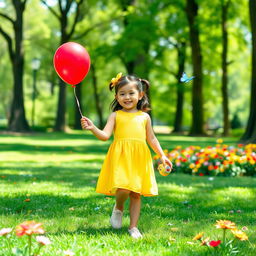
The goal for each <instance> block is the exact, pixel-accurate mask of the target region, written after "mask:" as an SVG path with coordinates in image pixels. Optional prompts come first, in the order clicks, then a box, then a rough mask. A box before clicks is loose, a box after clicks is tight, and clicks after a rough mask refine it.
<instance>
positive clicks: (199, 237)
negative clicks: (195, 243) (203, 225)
mask: <svg viewBox="0 0 256 256" xmlns="http://www.w3.org/2000/svg"><path fill="white" fill-rule="evenodd" d="M203 234H204V232H200V233H198V234H197V235H196V236H195V237H194V238H193V240H201V238H202V237H203Z"/></svg>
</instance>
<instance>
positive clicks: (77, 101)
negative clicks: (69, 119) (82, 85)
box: [74, 86, 83, 117]
mask: <svg viewBox="0 0 256 256" xmlns="http://www.w3.org/2000/svg"><path fill="white" fill-rule="evenodd" d="M74 95H75V98H76V103H77V106H78V110H79V112H80V115H81V117H83V114H82V111H81V108H80V104H79V100H78V98H77V96H76V87H75V86H74Z"/></svg>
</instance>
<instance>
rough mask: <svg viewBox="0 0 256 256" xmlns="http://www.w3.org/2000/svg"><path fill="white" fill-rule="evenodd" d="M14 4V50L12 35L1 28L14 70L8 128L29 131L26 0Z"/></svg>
mask: <svg viewBox="0 0 256 256" xmlns="http://www.w3.org/2000/svg"><path fill="white" fill-rule="evenodd" d="M12 2H13V6H14V9H15V13H16V20H12V19H11V18H10V19H9V21H10V20H11V22H12V23H13V28H14V35H15V42H14V47H15V48H14V50H13V45H12V39H11V37H10V36H9V35H8V34H6V33H5V32H4V31H3V30H2V28H1V34H2V35H3V36H4V37H5V39H6V40H7V43H8V47H9V48H8V49H9V56H10V60H11V63H12V72H13V80H14V86H13V99H12V103H11V110H10V115H9V120H8V130H10V131H15V132H26V131H29V130H30V128H29V125H28V122H27V120H26V116H25V108H24V96H23V73H24V50H23V13H24V10H25V6H26V1H18V0H13V1H12Z"/></svg>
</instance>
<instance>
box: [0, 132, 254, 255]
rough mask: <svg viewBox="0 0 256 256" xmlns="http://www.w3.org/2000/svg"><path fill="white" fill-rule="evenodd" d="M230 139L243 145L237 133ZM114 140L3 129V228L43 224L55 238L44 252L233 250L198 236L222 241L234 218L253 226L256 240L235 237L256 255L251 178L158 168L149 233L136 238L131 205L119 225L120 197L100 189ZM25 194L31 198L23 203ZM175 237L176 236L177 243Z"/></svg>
mask: <svg viewBox="0 0 256 256" xmlns="http://www.w3.org/2000/svg"><path fill="white" fill-rule="evenodd" d="M158 138H159V140H160V142H161V144H162V146H163V148H164V149H165V148H166V149H171V148H173V147H175V146H177V145H183V146H189V145H201V146H206V145H213V144H215V140H216V139H215V138H195V137H181V136H180V137H178V136H167V135H159V136H158ZM224 141H225V143H227V144H235V143H236V141H235V139H234V138H228V139H226V140H224ZM109 144H110V141H109V142H101V141H98V140H97V139H95V138H94V137H93V136H92V135H91V134H89V133H85V132H72V133H70V134H58V133H50V134H36V135H8V134H7V135H4V134H1V135H0V229H1V228H4V227H15V226H16V225H18V224H20V223H21V222H23V221H25V220H35V221H38V222H41V223H43V226H44V229H45V230H46V231H47V233H46V236H47V237H49V238H50V240H51V241H52V244H51V245H47V246H46V247H45V248H44V249H43V250H42V253H41V255H51V256H54V255H64V253H63V251H64V250H68V249H70V250H71V251H73V252H74V253H75V255H100V256H102V255H136V256H137V255H143V256H145V255H181V256H185V255H188V256H190V255H231V254H221V253H220V251H218V250H214V248H207V247H206V246H200V245H199V244H200V243H199V242H198V241H193V240H192V238H193V237H194V236H195V235H196V234H197V233H199V232H205V236H210V237H211V239H212V240H218V239H222V230H219V229H216V228H215V226H214V224H215V222H216V220H220V219H227V220H231V221H233V222H235V223H236V224H237V226H238V227H239V228H242V227H243V226H246V227H247V228H248V231H246V233H247V235H248V236H249V242H248V241H234V243H235V244H236V245H237V247H238V250H239V253H238V254H236V255H256V249H255V247H256V235H255V234H256V232H255V230H256V222H255V214H256V200H255V194H256V188H255V178H251V177H238V178H225V177H215V178H214V179H213V180H209V179H208V178H207V177H198V176H197V177H194V176H189V175H182V174H171V175H169V176H167V177H162V176H160V175H159V174H158V173H156V178H157V182H158V187H159V196H157V197H150V198H147V197H145V198H143V204H142V211H141V218H140V222H139V228H140V229H141V231H142V232H143V234H144V238H143V239H141V240H139V241H134V240H133V239H131V238H130V237H129V235H128V232H127V228H128V224H129V216H128V212H127V209H128V205H126V211H125V214H124V227H123V228H122V229H121V230H118V231H116V230H113V229H112V228H111V227H110V225H109V216H110V214H111V211H112V208H113V204H114V198H113V197H111V198H110V197H106V196H104V195H100V194H96V193H95V192H94V191H95V186H96V181H97V177H98V174H99V170H100V167H101V165H102V162H103V160H104V156H105V154H106V152H107V149H108V146H109ZM26 198H29V199H30V202H24V200H25V199H26ZM231 211H233V213H232V212H231ZM237 211H238V212H237ZM228 231H229V230H228ZM227 234H228V235H227V238H228V239H229V238H230V239H231V238H233V236H232V235H231V234H230V232H227ZM170 236H171V237H172V238H174V239H175V241H172V242H170V241H169V237H170ZM14 237H15V236H14ZM14 242H15V245H16V246H19V247H22V246H24V245H25V242H26V240H25V238H24V237H22V238H15V241H14ZM210 249H211V250H210ZM5 250H6V246H5V244H4V242H3V237H0V255H5V256H6V255H8V254H7V252H6V251H5ZM214 253H215V254H214Z"/></svg>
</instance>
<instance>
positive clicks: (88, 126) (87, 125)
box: [81, 116, 94, 130]
mask: <svg viewBox="0 0 256 256" xmlns="http://www.w3.org/2000/svg"><path fill="white" fill-rule="evenodd" d="M81 126H82V128H83V129H84V130H92V129H93V128H94V124H93V122H92V121H91V120H90V119H89V118H87V117H85V116H83V117H82V118H81Z"/></svg>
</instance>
